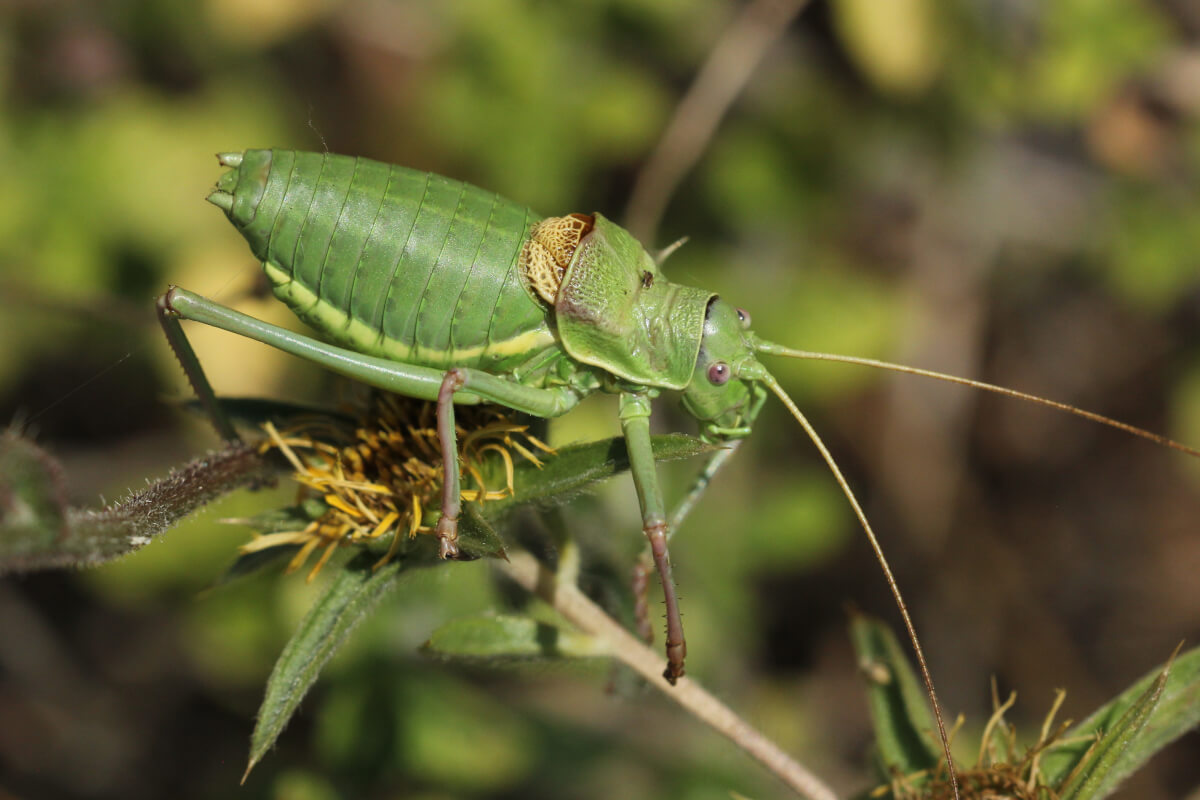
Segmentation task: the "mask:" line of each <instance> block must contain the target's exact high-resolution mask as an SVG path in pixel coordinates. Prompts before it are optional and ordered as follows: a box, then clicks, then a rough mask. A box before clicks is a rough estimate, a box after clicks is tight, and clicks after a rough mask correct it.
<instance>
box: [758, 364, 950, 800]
mask: <svg viewBox="0 0 1200 800" xmlns="http://www.w3.org/2000/svg"><path fill="white" fill-rule="evenodd" d="M764 352H766V351H764ZM761 380H762V381H763V383H765V384H766V385H767V386H768V387H769V388H770V390H771V391H772V392H774V393H775V396H776V397H778V398H779V399H780V401H781V402H782V403H783V404H784V405H785V406H787V409H788V411H790V412H792V416H793V417H795V418H796V421H797V422H799V423H800V426H801V427H802V428H804V432H805V433H807V434H808V438H809V439H811V440H812V443H813V444H814V445H816V448H817V451H818V452H820V454H821V458H823V459H825V464H826V465H827V466H828V467H829V471H830V472H832V473H833V477H834V479H835V480H836V481H837V483H838V486H840V487H842V494H844V495H846V499H847V500H848V501H850V507H851V508H853V509H854V516H856V517H858V523H859V524H860V525H861V526H862V529H863V530H864V531H866V534H867V540H868V541H869V542H870V543H871V549H872V550H874V551H875V558H876V559H878V561H879V566H880V567H882V568H883V576H884V578H885V579H886V580H887V584H888V588H890V589H891V590H892V597H894V598H895V599H896V607H897V608H899V609H900V616H901V618H903V620H904V627H905V628H906V629H907V630H908V638H909V641H911V642H912V646H913V652H914V653H916V656H917V664H918V665H919V666H920V668H921V679H922V680H923V681H924V682H925V690H926V691H927V692H929V701H930V704H931V705H932V706H933V716H934V719H936V720H937V726H938V736H939V737H940V738H941V740H942V752H944V753H945V754H946V767H947V768H948V769H949V770H950V786H951V787H952V788H953V789H954V798H955V800H959V794H958V773H957V772H956V771H955V769H954V759H953V758H952V757H951V756H950V739H949V738H948V737H947V736H946V723H945V722H943V721H942V708H941V704H940V703H938V699H937V692H936V691H934V688H933V677H932V676H931V675H930V674H929V665H928V664H926V663H925V653H924V651H922V650H921V643H920V641H919V640H918V639H917V629H916V627H915V626H914V625H913V621H912V617H910V616H909V614H908V606H907V605H906V604H905V602H904V597H903V596H902V595H901V594H900V586H899V584H897V583H896V577H895V575H893V574H892V568H891V567H890V566H889V565H888V560H887V558H886V557H885V556H884V555H883V548H882V547H880V545H879V540H878V539H877V538H875V531H873V530H872V529H871V523H870V522H867V515H866V514H865V513H863V510H862V506H860V505H859V504H858V498H857V497H855V496H854V492H853V491H852V490H851V489H850V484H848V483H847V482H846V478H845V477H844V476H843V475H842V471H841V469H839V468H838V465H837V462H836V461H834V460H833V456H832V455H831V454H830V452H829V449H828V448H827V447H825V443H824V442H823V441H821V437H820V436H818V435H817V432H816V430H815V429H814V428H813V426H812V425H811V424H810V423H809V421H808V418H807V417H805V416H804V414H802V413H800V409H798V408H796V404H795V403H793V402H792V398H790V397H788V395H787V392H785V391H783V388H782V387H781V386H780V385H779V382H778V381H776V380H775V377H774V376H773V375H771V374H770V373H769V372H766V370H763V376H762V378H761Z"/></svg>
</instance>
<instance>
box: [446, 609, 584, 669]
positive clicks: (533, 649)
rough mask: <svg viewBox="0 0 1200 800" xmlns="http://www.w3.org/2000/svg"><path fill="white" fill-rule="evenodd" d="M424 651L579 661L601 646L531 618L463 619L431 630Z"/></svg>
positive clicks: (489, 658) (475, 656)
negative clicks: (572, 659)
mask: <svg viewBox="0 0 1200 800" xmlns="http://www.w3.org/2000/svg"><path fill="white" fill-rule="evenodd" d="M425 649H426V650H427V651H429V652H430V653H433V654H435V655H438V656H443V657H450V658H462V659H471V660H484V661H494V660H499V659H533V658H564V657H572V658H580V657H593V656H601V655H604V654H605V653H606V649H605V648H604V646H603V645H602V644H601V643H600V642H598V641H597V640H595V639H593V638H592V637H590V636H585V635H583V634H580V633H576V632H574V631H570V630H567V629H564V628H562V627H559V626H556V625H551V624H549V623H546V622H542V621H540V620H535V619H533V618H531V617H522V616H511V615H497V616H477V617H463V618H460V619H456V620H452V621H450V622H447V623H446V624H445V625H443V626H442V627H440V628H438V629H437V630H436V631H434V633H433V635H432V636H431V637H430V638H429V641H428V642H426V643H425Z"/></svg>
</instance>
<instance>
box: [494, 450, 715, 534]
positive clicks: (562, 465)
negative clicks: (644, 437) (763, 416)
mask: <svg viewBox="0 0 1200 800" xmlns="http://www.w3.org/2000/svg"><path fill="white" fill-rule="evenodd" d="M651 444H652V446H653V447H654V458H655V459H656V460H658V461H675V460H678V459H682V458H691V457H692V456H697V455H700V454H702V453H709V452H712V451H713V450H714V449H715V446H714V445H711V444H708V443H706V442H703V441H701V440H700V439H698V438H696V437H695V436H688V435H686V434H682V433H668V434H663V435H661V436H654V437H651ZM628 469H629V456H628V454H627V453H626V451H625V439H624V438H622V437H620V436H618V437H614V438H612V439H602V440H600V441H597V442H588V443H586V444H576V445H570V446H568V447H563V448H559V450H558V453H557V454H556V455H554V456H552V457H549V458H547V459H546V460H545V463H544V466H542V468H541V469H539V468H537V467H536V466H534V465H533V464H530V463H529V462H523V463H518V464H517V465H516V469H515V471H514V477H513V483H514V485H515V486H516V487H517V493H516V496H514V497H507V498H504V499H503V500H489V501H488V502H487V503H486V504H485V505H484V506H483V513H484V514H485V515H487V517H488V518H490V519H492V518H495V517H496V515H498V514H499V513H501V512H503V511H506V510H508V509H510V508H512V507H513V506H516V505H521V504H523V503H559V502H563V501H564V500H565V499H567V498H568V497H570V495H571V494H573V493H575V492H578V491H580V490H582V489H584V488H586V487H588V486H590V485H591V484H593V483H596V482H598V481H602V480H604V479H605V478H611V477H612V476H613V475H617V474H619V473H621V472H624V471H626V470H628Z"/></svg>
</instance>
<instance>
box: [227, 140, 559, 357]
mask: <svg viewBox="0 0 1200 800" xmlns="http://www.w3.org/2000/svg"><path fill="white" fill-rule="evenodd" d="M223 160H224V162H225V163H226V164H227V165H228V166H231V167H232V169H231V170H230V171H229V172H227V173H226V174H225V175H223V176H222V177H221V179H220V181H219V182H218V184H217V192H216V193H214V195H213V197H211V198H210V199H211V200H213V201H214V202H215V203H217V204H218V205H220V206H221V207H222V208H225V209H226V212H227V214H228V216H229V218H230V220H231V221H232V222H233V223H234V225H236V226H237V228H238V230H240V231H241V232H242V235H243V236H245V237H246V240H247V241H248V242H249V243H250V247H251V249H252V250H253V251H254V254H255V255H256V256H257V257H258V258H259V259H260V260H262V262H263V267H264V269H265V270H266V272H267V276H268V277H269V278H270V279H271V281H272V283H273V284H274V285H275V294H276V295H277V296H278V297H279V298H280V299H281V300H283V301H284V302H285V303H287V304H288V305H289V306H290V307H291V308H292V310H293V311H295V312H296V314H297V315H298V316H299V317H300V318H301V319H303V320H304V321H305V322H306V323H308V324H309V325H311V326H313V327H314V328H315V329H316V330H318V331H319V332H321V333H322V334H323V335H324V336H325V337H327V338H329V339H330V340H332V341H334V342H337V343H338V344H341V345H343V346H346V347H349V348H351V349H354V350H356V351H359V352H362V353H368V354H371V355H380V356H384V357H387V358H393V359H396V360H398V361H405V362H408V363H413V364H422V365H426V366H434V367H443V366H455V365H457V366H477V367H480V368H483V369H488V370H491V371H503V369H504V368H505V367H506V365H512V364H514V363H516V362H519V361H521V360H523V357H525V356H528V355H529V354H530V353H531V352H532V351H534V350H537V349H541V348H543V347H545V346H546V345H548V344H550V343H552V342H553V340H554V339H553V336H552V334H551V333H550V327H549V324H548V321H547V311H546V308H545V307H544V306H542V305H541V304H539V303H538V302H537V301H535V300H534V299H533V298H532V297H531V296H530V294H529V292H528V291H527V290H526V288H525V286H524V285H523V283H522V280H521V278H520V277H519V275H518V272H517V269H516V265H517V260H518V256H519V255H520V251H521V246H522V244H523V242H524V241H525V239H526V237H527V236H528V234H529V229H530V227H531V226H532V225H533V224H534V223H535V222H537V220H538V217H537V215H535V214H534V213H533V212H532V211H530V210H529V209H527V208H524V207H522V206H519V205H517V204H515V203H513V202H511V201H509V200H506V199H504V198H502V197H500V196H499V195H497V194H494V193H492V192H485V191H483V190H482V189H478V188H476V187H474V186H471V185H470V184H466V183H462V182H461V181H455V180H450V179H448V178H443V177H441V176H440V175H434V174H431V173H427V172H418V171H416V170H412V169H407V168H405V167H400V166H394V165H390V164H383V163H380V162H378V161H371V160H369V159H365V158H351V157H348V156H339V155H331V154H321V153H304V152H295V151H290V150H247V151H246V152H245V153H242V154H240V162H238V155H233V156H226V157H223Z"/></svg>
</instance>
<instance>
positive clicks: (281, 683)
mask: <svg viewBox="0 0 1200 800" xmlns="http://www.w3.org/2000/svg"><path fill="white" fill-rule="evenodd" d="M378 560H379V556H378V554H375V553H370V552H362V553H359V554H358V555H357V556H356V557H355V558H353V559H352V560H351V561H349V562H348V563H347V564H346V565H345V566H344V567H342V568H341V569H340V570H339V571H338V573H337V575H336V576H335V577H334V579H333V580H332V581H331V582H330V583H329V585H328V586H327V587H326V589H325V593H324V594H323V595H322V596H321V597H320V598H319V599H318V600H317V601H316V602H315V603H314V604H313V606H312V608H310V609H309V610H308V613H307V614H305V615H304V619H303V620H302V621H301V622H300V626H299V627H298V628H297V629H296V632H295V633H294V634H293V635H292V638H291V640H290V641H289V642H288V643H287V646H286V647H284V649H283V652H282V653H281V654H280V656H279V660H278V661H276V662H275V668H274V669H273V670H272V671H271V677H270V678H269V679H268V680H267V688H266V692H265V694H264V696H263V702H262V707H261V708H260V709H259V712H258V721H257V723H256V724H255V726H254V733H253V735H252V736H251V737H250V761H249V763H248V764H247V766H246V774H247V775H248V774H250V770H251V769H253V768H254V765H255V764H257V763H258V762H259V761H260V760H261V759H262V757H263V755H265V754H266V752H267V751H268V750H270V749H271V746H272V745H273V744H274V743H275V740H276V739H277V738H278V737H279V734H280V733H282V732H283V729H284V727H285V726H286V725H287V723H288V720H290V719H291V718H292V715H293V714H294V713H295V712H296V709H297V708H298V707H299V706H300V701H301V700H302V699H303V698H304V695H305V694H306V693H307V692H308V690H309V688H310V687H311V686H312V685H313V683H314V682H315V681H316V679H317V675H319V674H320V672H321V668H322V667H324V666H325V664H326V662H328V661H329V659H330V658H331V657H332V656H333V654H334V653H335V652H337V649H338V648H339V647H340V646H341V645H342V643H343V642H345V641H346V639H347V638H348V637H349V636H350V633H351V632H352V631H353V630H354V628H355V627H356V626H357V625H358V624H359V623H360V622H361V621H362V620H363V619H364V618H365V617H366V616H367V614H368V613H370V611H371V609H372V608H374V607H375V604H376V603H378V602H379V601H380V599H381V598H383V596H384V595H386V594H387V593H388V591H390V590H391V589H392V587H393V586H395V585H396V579H397V578H398V577H399V576H401V575H402V573H403V572H404V570H405V569H406V568H411V567H412V566H414V565H415V564H414V561H413V560H412V559H407V558H404V559H399V558H398V559H394V560H392V561H390V562H388V563H387V564H385V565H384V566H382V567H380V568H379V569H374V565H375V564H376V563H377V562H378ZM243 780H245V778H244V777H243Z"/></svg>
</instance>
